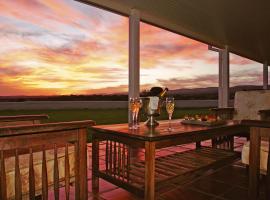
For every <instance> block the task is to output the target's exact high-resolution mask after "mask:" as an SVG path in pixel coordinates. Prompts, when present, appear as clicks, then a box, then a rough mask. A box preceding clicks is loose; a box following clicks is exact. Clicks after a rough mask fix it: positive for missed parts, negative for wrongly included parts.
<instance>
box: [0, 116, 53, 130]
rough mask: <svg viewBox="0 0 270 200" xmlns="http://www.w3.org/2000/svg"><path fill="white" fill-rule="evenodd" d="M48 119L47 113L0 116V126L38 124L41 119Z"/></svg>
mask: <svg viewBox="0 0 270 200" xmlns="http://www.w3.org/2000/svg"><path fill="white" fill-rule="evenodd" d="M46 119H49V116H48V115H45V114H41V115H15V116H0V127H5V126H17V125H31V124H40V122H41V121H42V120H46Z"/></svg>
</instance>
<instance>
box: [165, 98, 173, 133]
mask: <svg viewBox="0 0 270 200" xmlns="http://www.w3.org/2000/svg"><path fill="white" fill-rule="evenodd" d="M166 111H167V113H168V116H169V128H168V131H172V126H171V120H172V115H173V111H174V98H173V97H167V98H166Z"/></svg>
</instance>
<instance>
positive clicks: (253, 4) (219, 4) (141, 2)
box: [77, 0, 270, 63]
mask: <svg viewBox="0 0 270 200" xmlns="http://www.w3.org/2000/svg"><path fill="white" fill-rule="evenodd" d="M77 1H80V2H84V3H87V4H90V5H93V6H96V7H100V8H103V9H106V10H109V11H112V12H115V13H118V14H121V15H125V16H129V15H130V12H131V9H138V10H139V11H140V15H141V16H140V17H141V21H143V22H146V23H149V24H152V25H155V26H158V27H160V28H163V29H166V30H169V31H172V32H175V33H178V34H181V35H184V36H187V37H189V38H192V39H195V40H198V41H201V42H204V43H207V44H209V45H212V46H216V47H218V48H225V47H226V46H227V47H228V49H229V51H230V52H232V53H235V54H238V55H240V56H243V57H246V58H249V59H252V60H255V61H257V62H261V63H265V62H267V63H270V12H269V10H270V1H269V0H260V1H256V0H253V1H252V0H251V1H247V0H203V1H198V0H77Z"/></svg>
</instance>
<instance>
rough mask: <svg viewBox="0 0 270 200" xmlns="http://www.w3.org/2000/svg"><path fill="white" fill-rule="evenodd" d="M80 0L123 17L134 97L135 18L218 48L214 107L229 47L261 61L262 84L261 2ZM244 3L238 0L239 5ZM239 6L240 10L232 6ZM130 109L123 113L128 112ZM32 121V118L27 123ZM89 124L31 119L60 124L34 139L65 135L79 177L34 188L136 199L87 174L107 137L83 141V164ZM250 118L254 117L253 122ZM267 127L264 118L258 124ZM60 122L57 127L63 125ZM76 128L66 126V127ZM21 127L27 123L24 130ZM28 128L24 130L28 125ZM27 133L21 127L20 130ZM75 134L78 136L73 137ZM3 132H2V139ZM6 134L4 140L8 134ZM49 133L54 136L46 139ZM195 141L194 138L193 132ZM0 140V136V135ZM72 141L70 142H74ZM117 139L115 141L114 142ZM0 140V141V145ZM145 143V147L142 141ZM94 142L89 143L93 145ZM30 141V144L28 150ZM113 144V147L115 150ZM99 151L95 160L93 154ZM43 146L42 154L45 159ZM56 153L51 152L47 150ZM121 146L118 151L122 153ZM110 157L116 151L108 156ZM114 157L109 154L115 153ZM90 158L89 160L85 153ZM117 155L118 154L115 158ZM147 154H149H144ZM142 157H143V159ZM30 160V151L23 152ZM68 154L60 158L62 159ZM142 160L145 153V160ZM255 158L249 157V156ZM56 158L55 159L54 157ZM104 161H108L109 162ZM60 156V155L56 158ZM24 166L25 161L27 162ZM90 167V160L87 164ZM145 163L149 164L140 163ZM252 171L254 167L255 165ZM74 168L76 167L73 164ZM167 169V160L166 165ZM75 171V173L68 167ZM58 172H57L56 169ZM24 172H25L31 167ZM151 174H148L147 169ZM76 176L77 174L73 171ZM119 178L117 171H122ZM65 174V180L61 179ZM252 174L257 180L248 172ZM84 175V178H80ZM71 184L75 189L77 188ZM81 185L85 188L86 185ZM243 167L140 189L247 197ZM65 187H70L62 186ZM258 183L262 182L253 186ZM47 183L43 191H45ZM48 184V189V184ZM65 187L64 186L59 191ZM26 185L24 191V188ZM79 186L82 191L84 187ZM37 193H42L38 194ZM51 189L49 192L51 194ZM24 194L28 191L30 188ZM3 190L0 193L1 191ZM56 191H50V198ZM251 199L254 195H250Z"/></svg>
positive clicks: (239, 142) (266, 57)
mask: <svg viewBox="0 0 270 200" xmlns="http://www.w3.org/2000/svg"><path fill="white" fill-rule="evenodd" d="M80 1H81V2H84V3H88V4H90V5H94V6H97V7H101V8H104V9H107V10H110V11H113V12H116V13H119V14H122V15H125V16H128V17H129V97H138V96H139V92H140V56H139V55H140V40H139V38H140V35H139V32H140V31H139V30H140V21H143V22H146V23H150V24H152V25H155V26H158V27H161V28H164V29H166V30H169V31H173V32H175V33H179V34H182V35H185V36H187V37H190V38H193V39H196V40H199V41H201V42H204V43H206V44H209V50H213V51H216V52H217V53H218V55H219V108H227V107H228V101H229V85H230V84H229V83H230V82H229V66H230V65H229V64H230V63H229V54H230V52H232V53H235V54H238V55H240V56H243V57H246V58H249V59H252V60H255V61H257V62H260V63H262V73H263V83H262V85H263V88H264V89H265V90H267V89H268V63H270V53H269V50H270V49H269V42H270V39H269V37H268V36H267V34H268V31H269V26H268V25H269V19H270V16H269V14H268V12H267V11H268V8H269V5H268V2H267V1H261V2H245V1H242V0H239V1H237V2H227V1H223V2H216V1H215V2H214V1H204V2H195V1H182V0H179V1H169V2H168V1H162V0H158V1H156V0H149V1H143V0H137V1H135V0H134V1H124V0H114V1H110V0H80ZM243 5H244V6H243ZM240 10H243V11H240ZM129 116H130V115H129ZM34 124H35V123H34ZM90 125H94V122H92V121H88V122H87V121H86V122H83V123H82V122H80V123H78V124H77V123H75V124H73V123H66V124H61V125H59V124H53V125H51V126H49V127H46V128H44V127H45V126H43V125H36V128H37V129H38V130H36V131H37V133H38V134H43V133H44V132H45V133H48V135H52V134H51V133H52V132H53V131H55V130H56V131H62V132H64V134H65V137H62V138H59V137H58V135H57V134H54V136H55V138H57V140H55V139H54V138H53V137H51V138H46V137H43V138H39V139H38V140H37V141H38V143H40V144H43V141H42V139H44V140H46V139H48V140H49V139H50V141H51V142H56V141H57V142H58V141H59V145H63V144H62V143H63V142H70V141H72V142H73V143H74V144H75V153H76V155H77V156H78V157H77V160H76V161H78V162H79V163H81V164H78V165H77V168H75V176H79V178H78V179H79V180H80V181H75V186H76V187H75V189H74V187H73V186H74V185H71V186H70V187H69V186H68V185H69V184H66V185H65V187H61V188H60V191H59V185H57V186H56V187H55V185H54V188H53V189H51V190H49V193H48V186H46V187H47V188H46V187H45V189H43V188H42V196H43V198H44V199H47V198H49V199H53V198H54V197H55V198H56V196H57V197H58V198H60V199H65V198H66V195H67V194H68V195H69V194H70V193H71V194H74V193H78V194H79V195H76V199H86V198H87V196H88V199H143V197H139V196H137V195H134V194H132V193H129V192H127V191H126V190H125V189H122V188H120V187H117V186H115V185H114V184H111V183H109V182H107V181H104V180H103V179H99V180H98V179H96V178H93V177H92V172H93V171H96V170H97V169H93V168H92V165H91V164H92V163H99V164H98V165H99V167H100V168H105V169H106V168H107V167H108V166H106V163H108V160H107V159H108V158H107V157H106V154H107V153H108V152H107V151H111V152H113V150H108V147H107V146H108V142H107V141H106V140H105V142H103V141H101V142H100V143H99V152H96V151H95V152H93V151H92V149H93V145H94V146H95V145H97V144H96V143H93V145H92V144H88V146H87V152H88V163H89V164H88V167H86V166H87V165H86V159H85V158H84V156H85V152H84V144H85V143H86V130H85V129H86V128H88V127H89V126H90ZM253 126H255V125H253ZM264 126H265V127H267V125H264ZM63 127H65V129H63ZM72 130H76V131H75V132H74V133H73V132H72V134H71V131H72ZM1 131H3V133H5V131H6V132H8V134H10V133H13V131H14V136H18V133H20V132H21V133H22V134H25V131H24V130H23V129H22V130H21V129H20V128H10V129H8V130H6V129H5V128H2V129H1ZM28 131H29V130H28ZM33 132H34V131H30V133H33ZM27 134H28V133H27ZM80 135H83V137H80ZM10 138H11V137H9V138H8V139H10ZM8 139H7V140H8ZM54 140H55V141H54ZM196 141H197V140H196ZM230 142H231V143H230V145H232V144H233V145H232V146H233V147H232V146H230V150H234V151H236V152H240V151H241V150H242V146H243V144H244V143H245V142H246V138H243V137H238V136H237V137H235V139H234V140H232V141H230ZM3 144H4V143H3ZM16 144H18V145H19V144H23V145H25V143H23V141H21V140H20V141H19V140H18V142H17V141H16ZM76 145H77V146H76ZM121 145H122V144H121ZM121 145H118V146H117V145H115V146H113V148H119V149H120V150H121V151H123V150H124V146H123V148H122V147H121ZM197 145H198V146H200V145H202V146H205V147H212V145H213V142H212V141H211V140H210V139H209V138H208V139H207V140H204V141H203V142H201V143H200V144H197ZM197 145H196V144H195V143H191V144H181V145H175V146H173V147H166V148H162V149H158V150H157V151H156V152H155V153H156V156H157V158H159V157H163V156H170V155H171V154H175V152H177V153H181V152H186V151H189V150H191V151H193V150H196V148H197ZM0 146H1V145H0ZM3 146H4V147H6V146H5V145H2V146H1V147H3ZM52 148H54V152H53V153H52V155H53V154H54V159H55V160H56V159H57V158H56V156H57V148H56V145H55V146H52ZM65 148H66V149H65V151H66V154H64V155H65V159H67V158H68V157H69V155H68V145H67V146H66V147H65ZM76 148H77V149H76ZM150 149H151V147H150ZM95 150H96V149H95ZM32 151H33V149H31V151H30V155H32V153H33V152H32ZM115 152H119V151H115ZM18 153H20V152H19V151H16V153H15V156H16V160H15V163H17V165H18V163H19V161H18V160H17V157H18ZM95 153H98V154H99V158H98V162H95V161H96V160H97V158H96V156H95V155H96V154H95ZM44 155H45V153H44V150H43V162H42V163H46V162H44V160H46V158H44V157H46V156H44ZM55 155H56V156H55ZM125 155H126V154H124V156H125ZM144 155H147V156H149V154H147V153H146V151H145V150H139V151H137V152H136V156H138V157H136V158H137V159H141V158H142V159H145V160H147V158H145V157H144ZM80 156H81V157H80ZM115 157H117V156H115ZM115 157H114V158H115ZM0 158H1V162H0V164H1V165H0V169H1V173H2V172H3V169H4V167H3V166H4V164H3V160H4V154H3V153H2V151H1V154H0ZM93 158H94V159H95V160H94V161H93V160H92V159H93ZM123 159H124V158H123ZM151 159H152V160H153V158H151ZM151 159H150V160H151ZM30 160H31V159H30ZM67 160H68V159H67ZM122 162H123V160H122ZM146 162H147V161H146ZM255 162H256V160H255ZM56 163H57V162H56ZM110 163H112V162H110ZM62 164H63V163H62ZM64 165H65V167H66V168H69V166H68V164H67V163H64ZM30 166H32V165H30ZM93 166H94V168H95V167H96V165H93ZM147 166H151V165H149V164H148V165H147ZM54 167H55V169H57V170H55V171H58V166H56V165H55V164H54ZM33 168H34V167H33V166H32V167H31V170H30V167H29V173H30V172H31V173H33V174H34V170H33ZM256 169H257V171H258V168H256ZM86 170H87V173H88V180H87V182H85V179H84V178H86V177H84V176H85V172H86ZM19 171H20V170H19V168H18V167H17V166H16V168H15V176H16V180H19V181H18V182H16V187H15V190H16V191H15V192H16V197H15V198H16V199H21V195H19V194H20V193H21V190H22V188H20V186H19V184H21V179H20V178H19V176H18V172H19ZM78 171H79V172H78ZM168 171H169V168H168ZM76 172H77V174H76ZM58 173H59V172H58ZM147 173H148V174H151V170H149V169H148V171H147ZM33 174H32V175H33ZM42 174H45V177H46V180H45V179H42V185H43V184H44V185H46V181H47V169H46V164H45V165H44V164H43V165H42ZM151 176H153V175H151ZM3 177H4V176H3V174H0V180H1V186H2V185H5V183H4V182H3V180H4V179H5V178H3ZM76 178H77V177H76ZM124 178H125V175H124ZM54 180H56V182H59V174H57V173H54ZM68 181H69V180H68ZM95 181H99V183H100V184H99V192H98V193H96V192H94V191H92V185H95V184H96V183H95ZM254 181H255V182H256V181H257V180H254ZM29 182H30V183H32V184H34V185H35V180H34V179H33V178H30V176H29ZM87 183H88V184H87ZM153 185H154V183H153V182H151V183H149V186H153ZM77 186H79V189H77ZM86 186H88V188H87V187H86ZM248 187H249V180H248V172H247V170H246V167H245V166H244V165H243V164H242V163H241V162H240V161H239V160H238V161H237V162H234V163H233V164H231V165H224V167H221V168H219V169H217V170H216V171H209V173H206V174H204V175H203V176H198V177H193V179H192V180H190V179H189V180H188V181H183V182H182V183H180V182H179V183H175V182H174V183H172V184H168V185H167V187H164V188H162V190H161V191H158V193H157V194H155V197H154V196H153V192H154V189H153V188H151V187H149V188H150V189H149V190H150V192H149V191H148V193H147V194H146V196H145V199H154V198H156V199H161V200H165V199H247V198H248V192H249V191H248ZM70 188H71V189H70ZM260 189H261V190H262V189H263V187H260ZM46 190H47V191H46ZM53 190H54V191H53ZM66 191H68V192H66ZM31 192H32V194H31ZM85 192H86V193H87V195H86V194H85ZM3 193H4V192H3V190H2V189H1V188H0V196H1V197H2V195H3ZM43 193H44V194H45V196H44V195H43ZM56 193H57V195H55V194H56ZM31 195H32V196H31ZM3 196H4V195H3ZM33 196H35V192H34V193H33V191H30V197H31V198H33ZM259 198H262V199H263V198H264V191H263V190H262V191H261V192H260V197H259ZM56 199H57V198H56ZM253 199H256V198H253Z"/></svg>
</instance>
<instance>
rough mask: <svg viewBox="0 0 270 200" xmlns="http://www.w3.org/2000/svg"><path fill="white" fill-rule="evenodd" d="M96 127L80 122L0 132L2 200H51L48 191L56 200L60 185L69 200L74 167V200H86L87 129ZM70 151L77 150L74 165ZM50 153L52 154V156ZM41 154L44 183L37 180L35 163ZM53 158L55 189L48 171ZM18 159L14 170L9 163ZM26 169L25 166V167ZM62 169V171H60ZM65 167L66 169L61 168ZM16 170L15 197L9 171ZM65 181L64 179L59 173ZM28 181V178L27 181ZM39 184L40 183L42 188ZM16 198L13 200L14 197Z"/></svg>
mask: <svg viewBox="0 0 270 200" xmlns="http://www.w3.org/2000/svg"><path fill="white" fill-rule="evenodd" d="M92 125H94V122H93V121H91V120H87V121H78V122H62V123H50V124H38V125H24V126H10V127H2V128H0V186H1V187H0V199H2V200H5V199H8V198H15V199H21V198H22V197H23V196H29V199H34V198H35V196H37V195H42V199H48V195H49V190H50V191H52V192H53V193H54V197H55V199H59V198H60V192H59V189H60V183H61V185H62V186H63V185H65V187H64V189H65V195H66V199H69V198H70V196H71V193H72V192H71V187H70V183H71V178H72V177H71V175H72V173H71V171H70V169H71V168H72V167H71V166H74V169H75V170H74V171H75V174H74V176H75V198H76V199H80V200H81V199H87V156H86V154H87V150H86V142H87V128H88V127H90V126H92ZM70 148H74V152H73V153H74V159H72V160H74V162H75V163H73V162H72V161H71V160H70V152H69V151H70ZM60 150H63V152H64V153H63V154H64V155H63V157H64V162H59V160H58V159H59V157H58V156H59V154H60V153H59V151H60ZM49 152H50V153H51V154H49ZM38 153H39V154H40V155H41V157H40V160H39V162H42V165H41V180H37V179H38V178H40V177H38V176H37V175H36V174H37V167H36V166H35V163H34V159H35V157H36V156H37V154H38ZM48 155H49V156H50V155H51V156H52V157H53V158H52V160H53V167H52V169H53V173H52V177H53V183H52V184H53V185H49V184H48V181H49V179H50V175H51V174H50V171H48V170H49V169H48V167H49V161H48V159H47V158H46V157H47V156H48ZM22 157H24V158H25V157H27V158H28V160H29V161H28V165H27V167H28V175H27V176H28V179H27V182H28V184H27V186H28V188H27V189H25V187H26V186H25V185H23V183H24V184H25V182H26V180H23V179H22V176H23V174H22V169H21V167H20V164H22V162H23V161H24V160H21V159H22ZM13 158H14V159H15V162H14V166H7V165H8V164H10V163H8V161H9V160H8V159H13ZM23 164H24V165H25V163H23ZM60 165H61V168H60ZM62 165H63V166H62ZM12 168H14V171H15V176H14V179H15V181H14V183H15V185H14V187H15V190H14V191H15V192H14V193H15V194H13V193H12V192H11V191H9V190H11V188H8V185H7V182H8V181H9V182H10V180H8V178H10V177H9V176H7V171H8V170H10V169H12ZM63 171H64V177H61V180H60V173H62V174H63ZM24 178H25V177H24ZM37 182H41V188H37V187H40V186H39V185H38V184H37ZM12 195H13V196H12Z"/></svg>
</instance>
